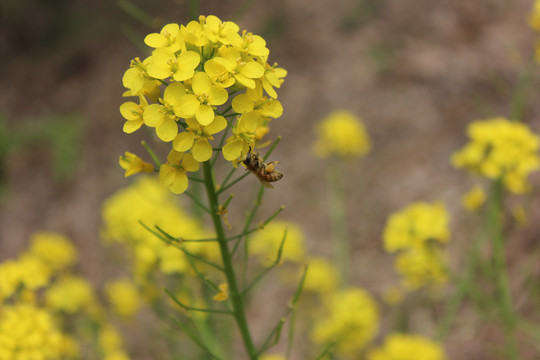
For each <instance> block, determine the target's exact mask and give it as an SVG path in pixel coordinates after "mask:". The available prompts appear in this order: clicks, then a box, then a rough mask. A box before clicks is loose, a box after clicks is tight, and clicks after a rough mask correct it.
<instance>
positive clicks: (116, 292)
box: [105, 279, 142, 317]
mask: <svg viewBox="0 0 540 360" xmlns="http://www.w3.org/2000/svg"><path fill="white" fill-rule="evenodd" d="M105 292H106V294H107V298H108V300H109V303H110V304H111V305H112V308H113V310H114V312H115V313H117V314H118V315H120V316H124V317H131V316H133V315H134V314H135V313H136V312H137V311H138V310H139V308H140V307H141V305H142V303H141V296H140V295H139V291H138V289H137V287H136V286H135V284H133V282H132V281H130V280H127V279H122V280H115V281H111V282H108V283H107V284H106V285H105Z"/></svg>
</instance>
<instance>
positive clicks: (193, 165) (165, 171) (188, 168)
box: [159, 150, 199, 194]
mask: <svg viewBox="0 0 540 360" xmlns="http://www.w3.org/2000/svg"><path fill="white" fill-rule="evenodd" d="M197 170H199V162H198V161H197V160H195V158H194V157H193V155H192V154H190V153H184V152H178V151H176V150H171V152H170V153H169V155H168V156H167V163H166V164H163V165H161V167H160V168H159V180H160V181H161V183H162V184H164V185H166V186H168V187H169V189H170V190H171V191H172V192H173V193H175V194H181V193H183V192H184V191H186V189H187V187H188V177H187V173H188V172H192V171H197Z"/></svg>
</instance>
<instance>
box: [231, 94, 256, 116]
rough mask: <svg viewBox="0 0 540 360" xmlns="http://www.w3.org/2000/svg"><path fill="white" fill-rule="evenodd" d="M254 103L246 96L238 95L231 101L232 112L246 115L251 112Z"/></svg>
mask: <svg viewBox="0 0 540 360" xmlns="http://www.w3.org/2000/svg"><path fill="white" fill-rule="evenodd" d="M253 106H254V103H253V101H251V99H250V98H249V96H248V95H247V94H240V95H238V96H236V97H235V98H234V99H233V101H232V107H233V109H234V111H236V112H237V113H239V114H243V113H246V112H248V111H251V110H253Z"/></svg>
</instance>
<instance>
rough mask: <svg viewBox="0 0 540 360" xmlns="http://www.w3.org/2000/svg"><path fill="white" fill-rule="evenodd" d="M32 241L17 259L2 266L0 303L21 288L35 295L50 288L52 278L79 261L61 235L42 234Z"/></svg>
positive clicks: (0, 272)
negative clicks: (39, 290)
mask: <svg viewBox="0 0 540 360" xmlns="http://www.w3.org/2000/svg"><path fill="white" fill-rule="evenodd" d="M30 241H31V244H30V247H29V248H28V249H27V250H26V251H25V252H24V253H22V254H21V255H20V256H19V258H18V259H16V260H7V261H5V262H3V263H1V264H0V303H1V302H2V301H4V300H6V299H7V298H9V297H11V296H12V295H14V294H15V292H16V291H17V290H18V289H20V288H24V289H27V290H30V291H35V290H38V289H40V288H43V287H45V286H47V285H48V284H49V282H50V281H51V278H52V277H53V276H55V275H57V274H59V273H60V272H61V271H64V270H66V269H67V268H69V267H70V266H72V265H74V264H75V262H76V261H77V257H78V254H77V251H76V249H75V247H74V246H73V245H72V244H71V242H70V241H69V240H68V239H67V238H65V237H64V236H62V235H59V234H55V233H48V232H40V233H36V234H34V235H32V237H31V239H30Z"/></svg>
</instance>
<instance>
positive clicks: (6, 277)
mask: <svg viewBox="0 0 540 360" xmlns="http://www.w3.org/2000/svg"><path fill="white" fill-rule="evenodd" d="M20 281H21V277H20V266H19V263H18V262H17V261H15V260H7V261H4V262H3V263H0V303H2V302H3V300H4V299H6V298H8V297H10V296H11V295H13V293H14V292H15V290H17V287H18V286H19V284H20Z"/></svg>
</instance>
